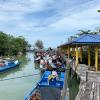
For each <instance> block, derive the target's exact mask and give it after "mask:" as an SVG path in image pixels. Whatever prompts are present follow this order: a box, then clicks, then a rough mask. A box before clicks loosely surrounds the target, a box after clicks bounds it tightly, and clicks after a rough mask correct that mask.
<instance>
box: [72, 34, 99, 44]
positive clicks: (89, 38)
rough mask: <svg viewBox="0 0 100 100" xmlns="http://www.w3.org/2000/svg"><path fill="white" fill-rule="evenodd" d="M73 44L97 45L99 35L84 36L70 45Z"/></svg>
mask: <svg viewBox="0 0 100 100" xmlns="http://www.w3.org/2000/svg"><path fill="white" fill-rule="evenodd" d="M73 43H85V44H89V43H90V44H91V43H95V44H98V43H99V44H100V35H93V34H84V35H81V36H80V37H78V38H76V39H75V40H74V41H72V44H73Z"/></svg>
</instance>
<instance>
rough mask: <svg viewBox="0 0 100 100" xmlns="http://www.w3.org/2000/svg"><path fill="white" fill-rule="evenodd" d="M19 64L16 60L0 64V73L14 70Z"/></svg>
mask: <svg viewBox="0 0 100 100" xmlns="http://www.w3.org/2000/svg"><path fill="white" fill-rule="evenodd" d="M19 64H20V62H19V61H18V60H15V61H14V60H11V61H7V60H6V61H5V62H4V63H2V64H0V65H2V66H0V72H4V71H6V70H9V69H11V68H15V67H16V66H18V65H19Z"/></svg>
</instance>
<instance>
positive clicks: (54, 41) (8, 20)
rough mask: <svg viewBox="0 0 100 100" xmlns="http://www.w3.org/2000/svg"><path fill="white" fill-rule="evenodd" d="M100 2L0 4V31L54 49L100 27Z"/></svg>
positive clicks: (11, 0)
mask: <svg viewBox="0 0 100 100" xmlns="http://www.w3.org/2000/svg"><path fill="white" fill-rule="evenodd" d="M97 9H100V0H0V30H1V31H4V32H7V33H9V34H11V35H14V36H23V37H25V38H26V39H27V40H28V41H29V43H31V44H34V42H35V41H36V40H37V39H41V40H43V42H44V45H45V47H49V46H52V47H56V46H57V45H59V44H61V43H64V42H65V41H66V40H67V38H68V36H71V35H73V34H76V33H78V30H81V29H85V30H87V29H94V28H96V27H98V26H100V13H97V12H96V10H97Z"/></svg>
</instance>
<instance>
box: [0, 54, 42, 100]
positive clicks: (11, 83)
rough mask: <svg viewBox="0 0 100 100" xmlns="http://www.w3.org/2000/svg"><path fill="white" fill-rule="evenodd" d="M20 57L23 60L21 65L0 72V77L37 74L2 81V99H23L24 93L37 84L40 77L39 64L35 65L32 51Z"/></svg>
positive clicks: (0, 98) (0, 88) (0, 82)
mask: <svg viewBox="0 0 100 100" xmlns="http://www.w3.org/2000/svg"><path fill="white" fill-rule="evenodd" d="M19 59H20V61H21V64H20V66H18V67H17V68H14V69H10V70H9V71H7V72H4V73H0V79H10V78H13V77H14V78H15V77H20V76H27V75H31V74H36V75H33V76H29V77H23V78H16V79H10V80H5V81H0V100H23V98H24V95H25V94H26V93H27V92H28V91H29V89H31V87H33V86H35V85H36V83H37V82H38V80H39V79H40V74H39V73H40V71H39V69H38V68H37V66H35V65H34V58H33V54H32V53H27V54H26V56H22V57H19Z"/></svg>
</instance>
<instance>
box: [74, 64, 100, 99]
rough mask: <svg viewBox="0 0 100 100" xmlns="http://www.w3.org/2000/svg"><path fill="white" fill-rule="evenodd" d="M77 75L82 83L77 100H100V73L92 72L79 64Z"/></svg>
mask: <svg viewBox="0 0 100 100" xmlns="http://www.w3.org/2000/svg"><path fill="white" fill-rule="evenodd" d="M76 73H77V75H78V77H79V78H80V80H81V81H80V86H79V92H78V94H77V97H76V99H75V100H100V72H99V71H90V70H88V66H86V65H84V64H79V65H78V67H77V70H76Z"/></svg>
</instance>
